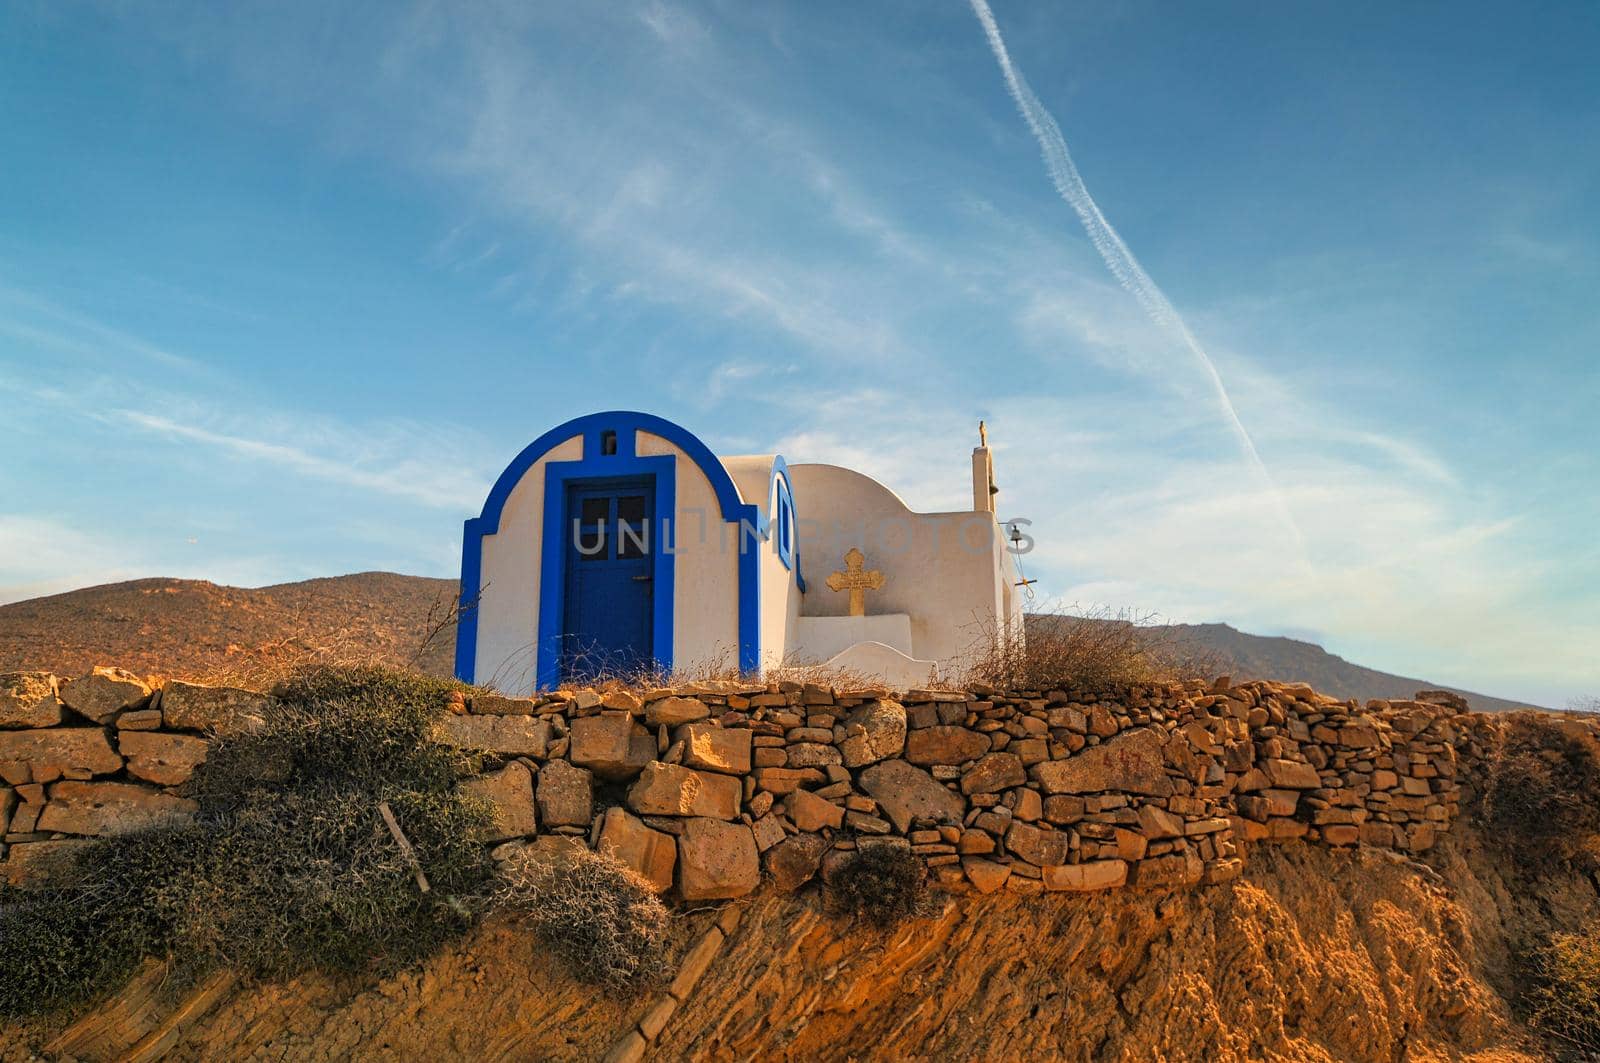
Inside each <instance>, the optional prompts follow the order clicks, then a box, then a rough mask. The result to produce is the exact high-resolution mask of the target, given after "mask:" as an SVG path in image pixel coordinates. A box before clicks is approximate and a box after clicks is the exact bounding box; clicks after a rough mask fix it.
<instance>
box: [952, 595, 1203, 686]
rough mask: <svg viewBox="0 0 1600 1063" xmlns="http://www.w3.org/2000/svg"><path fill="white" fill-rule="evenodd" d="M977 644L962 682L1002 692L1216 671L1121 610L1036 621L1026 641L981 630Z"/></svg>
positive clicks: (1148, 621) (1143, 617)
mask: <svg viewBox="0 0 1600 1063" xmlns="http://www.w3.org/2000/svg"><path fill="white" fill-rule="evenodd" d="M975 643H976V644H975V647H974V649H973V651H972V652H971V653H970V654H969V655H968V660H969V661H970V664H969V665H968V667H967V669H966V674H965V675H964V677H963V683H965V684H967V685H972V684H985V685H988V686H991V687H995V688H998V689H1005V690H1049V689H1053V688H1072V687H1079V688H1091V689H1111V688H1117V687H1124V686H1129V685H1132V684H1135V683H1150V682H1158V681H1165V680H1181V679H1193V678H1199V677H1209V676H1210V675H1211V674H1213V673H1214V672H1215V670H1216V667H1217V665H1216V661H1215V660H1214V658H1212V657H1211V656H1209V655H1207V654H1203V653H1200V652H1198V651H1197V650H1195V648H1194V647H1192V646H1190V645H1188V644H1186V643H1185V642H1184V641H1182V639H1181V638H1180V637H1178V636H1177V635H1176V634H1175V633H1174V632H1173V631H1172V629H1170V628H1168V627H1165V626H1163V625H1160V624H1158V623H1157V618H1156V617H1155V616H1154V615H1152V614H1135V613H1131V612H1129V611H1127V610H1121V611H1113V610H1111V609H1106V608H1096V609H1089V610H1086V611H1082V612H1079V613H1070V612H1059V613H1051V614H1042V615H1037V616H1033V617H1030V618H1029V623H1028V627H1027V633H1026V638H1024V637H1022V636H1021V633H1019V632H1015V631H1009V630H996V629H987V630H984V631H981V632H980V633H979V636H978V638H977V639H976V640H975Z"/></svg>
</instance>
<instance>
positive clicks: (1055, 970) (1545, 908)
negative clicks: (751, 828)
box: [3, 824, 1600, 1061]
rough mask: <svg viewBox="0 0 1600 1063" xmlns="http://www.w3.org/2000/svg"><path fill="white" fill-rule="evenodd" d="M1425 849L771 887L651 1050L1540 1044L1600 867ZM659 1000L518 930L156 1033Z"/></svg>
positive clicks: (314, 1045) (920, 1053)
mask: <svg viewBox="0 0 1600 1063" xmlns="http://www.w3.org/2000/svg"><path fill="white" fill-rule="evenodd" d="M1429 865H1431V866H1424V865H1421V864H1417V863H1413V862H1407V861H1405V860H1402V859H1400V858H1398V857H1395V856H1394V855H1393V854H1381V853H1379V852H1377V851H1365V850H1363V851H1356V852H1343V853H1341V852H1332V851H1328V850H1324V849H1320V848H1312V847H1309V846H1302V845H1291V846H1285V847H1281V848H1274V847H1270V846H1262V847H1260V848H1259V849H1257V851H1256V852H1254V853H1253V854H1252V858H1251V861H1250V863H1249V864H1248V866H1247V869H1246V871H1245V873H1244V875H1243V876H1242V877H1241V878H1239V879H1238V880H1236V881H1234V882H1230V883H1227V884H1224V885H1221V886H1215V887H1209V888H1198V889H1190V890H1182V891H1178V892H1174V893H1143V892H1137V891H1113V892H1109V893H1103V894H1097V895H1059V894H1057V895H1050V894H1046V895H1041V896H1020V895H1011V894H1006V893H1001V894H997V895H994V896H991V897H972V896H968V897H959V898H952V899H951V900H950V901H949V902H948V903H947V904H946V905H945V906H944V908H943V911H942V912H941V913H940V914H937V915H934V916H932V917H930V918H927V919H923V920H919V921H916V922H914V923H911V924H909V925H907V926H906V927H905V928H903V929H902V930H900V931H898V932H896V933H894V934H891V935H883V934H879V933H876V932H873V931H870V930H866V929H863V928H858V927H851V926H847V925H841V924H840V923H838V922H837V921H835V920H834V919H833V918H832V917H830V916H827V915H825V914H823V913H822V911H821V909H820V904H819V901H818V898H817V895H816V894H815V892H814V891H808V892H805V893H802V894H800V895H797V896H779V895H774V894H771V893H770V892H763V893H762V894H760V895H758V896H756V897H755V898H753V899H752V900H751V901H750V902H749V903H748V904H747V905H746V911H745V914H744V918H743V920H742V922H741V924H740V926H739V928H738V930H737V931H736V932H735V933H734V934H733V935H732V937H731V939H730V941H729V943H728V945H727V946H726V947H725V948H724V950H723V952H722V954H721V955H720V956H719V957H718V959H717V961H716V962H715V963H713V964H712V966H711V968H710V970H709V971H708V972H707V973H706V975H705V976H704V977H703V978H702V979H701V980H700V983H699V985H698V986H697V988H696V990H695V992H694V994H693V996H692V997H691V999H690V1000H689V1001H688V1003H687V1004H686V1005H685V1006H684V1007H682V1008H680V1009H679V1010H678V1012H677V1014H676V1015H675V1016H673V1018H672V1020H671V1022H670V1024H669V1025H668V1026H667V1028H666V1030H665V1031H664V1032H663V1033H662V1034H661V1035H660V1039H659V1041H658V1043H657V1045H656V1046H655V1048H654V1049H653V1050H652V1052H653V1054H652V1058H657V1059H690V1058H701V1059H728V1058H737V1059H750V1058H762V1059H795V1060H800V1059H804V1060H834V1059H837V1060H844V1059H884V1058H928V1059H972V1058H989V1059H997V1058H1031V1059H1084V1060H1088V1059H1096V1060H1102V1059H1104V1060H1148V1059H1169V1060H1188V1059H1193V1060H1200V1059H1206V1060H1215V1059H1246V1058H1268V1059H1285V1060H1330V1061H1333V1060H1400V1059H1408V1060H1414V1059H1464V1058H1465V1059H1481V1060H1520V1059H1540V1058H1544V1055H1543V1052H1542V1050H1541V1048H1540V1046H1539V1045H1538V1043H1537V1042H1536V1041H1534V1040H1533V1039H1532V1038H1530V1037H1529V1036H1528V1035H1527V1034H1526V1032H1525V1031H1524V1030H1523V1029H1522V1027H1521V1026H1520V1025H1519V1024H1518V1022H1517V1021H1516V1019H1515V1018H1514V1017H1513V1013H1512V1009H1511V1007H1510V1005H1509V1004H1508V1002H1507V1001H1508V997H1510V996H1511V995H1513V994H1514V992H1515V988H1516V973H1515V968H1514V963H1513V959H1512V946H1513V944H1514V942H1516V941H1517V940H1519V939H1520V938H1523V937H1526V936H1528V935H1530V934H1533V933H1536V932H1540V931H1543V930H1547V929H1549V928H1551V927H1556V926H1560V927H1572V926H1575V925H1577V924H1578V923H1579V922H1580V921H1581V920H1582V919H1583V918H1584V917H1585V916H1590V917H1592V916H1593V915H1595V914H1596V913H1597V912H1600V903H1597V894H1596V890H1595V887H1594V884H1593V883H1592V882H1590V881H1589V880H1588V879H1586V878H1582V877H1579V876H1565V877H1564V876H1551V877H1549V878H1546V879H1544V880H1542V881H1540V882H1539V883H1537V884H1534V885H1533V886H1531V887H1530V886H1521V887H1518V886H1514V885H1512V884H1511V882H1510V880H1509V879H1508V877H1507V873H1506V870H1505V868H1504V867H1503V866H1502V865H1501V864H1499V863H1498V862H1497V861H1496V859H1495V858H1494V857H1493V856H1492V855H1491V852H1490V849H1489V847H1488V846H1486V845H1485V842H1484V839H1482V838H1480V837H1479V836H1478V835H1477V834H1476V833H1475V832H1474V831H1472V830H1471V829H1470V828H1469V827H1467V825H1466V824H1463V825H1462V829H1461V830H1460V832H1459V833H1458V834H1456V835H1453V836H1451V837H1450V838H1448V839H1446V840H1445V841H1444V842H1443V843H1442V844H1441V845H1440V846H1439V847H1438V848H1437V849H1436V850H1435V851H1434V852H1433V853H1432V854H1430V856H1429ZM709 919H710V913H700V914H694V915H690V916H689V917H688V918H687V919H686V923H687V924H688V925H689V926H690V927H691V928H692V927H698V926H699V925H701V924H704V923H706V922H708V920H709ZM162 998H163V994H162V993H160V992H157V993H156V994H155V995H154V997H152V998H150V999H146V996H141V995H140V994H139V993H137V992H136V990H135V989H130V990H129V991H128V992H127V993H125V994H123V995H122V997H121V998H119V999H120V1001H121V1004H120V1006H119V1005H118V1004H113V1005H111V1006H108V1007H103V1008H100V1009H97V1011H96V1014H95V1016H94V1017H93V1018H91V1019H90V1020H89V1021H88V1022H85V1023H80V1025H79V1027H78V1029H77V1031H76V1032H75V1033H74V1034H73V1035H71V1036H70V1037H69V1038H67V1039H65V1040H61V1039H57V1040H55V1043H54V1045H53V1047H54V1049H55V1050H56V1052H57V1053H58V1054H63V1055H70V1056H73V1057H75V1058H81V1059H86V1060H88V1059H111V1058H121V1057H122V1056H123V1054H124V1053H125V1052H126V1051H127V1049H128V1048H129V1047H130V1046H131V1045H133V1044H134V1043H135V1042H137V1041H138V1040H139V1038H141V1037H145V1038H146V1042H145V1043H146V1046H147V1048H149V1047H152V1046H153V1042H152V1041H151V1040H150V1039H149V1036H148V1035H149V1034H150V1033H151V1031H152V1030H156V1029H157V1026H158V1024H159V1022H160V1021H161V1020H162V1019H163V1018H169V1017H170V1016H171V1015H172V1014H173V1012H174V1005H173V1002H172V1001H171V1000H169V999H162ZM648 1003H649V1001H648V1000H646V999H640V1000H636V1001H620V1002H619V1001H612V1000H606V999H604V998H602V997H598V996H597V995H596V994H594V993H592V992H591V991H589V990H588V989H586V988H585V987H582V986H579V985H577V984H576V983H574V982H572V981H571V980H569V979H568V978H567V977H566V976H565V975H564V974H563V973H562V972H561V970H560V969H559V968H557V967H556V966H555V965H554V964H552V963H550V962H547V961H546V960H544V959H542V958H541V957H540V956H539V955H538V954H537V951H536V946H535V945H534V943H533V942H532V941H531V939H530V938H529V937H528V935H527V934H526V933H525V932H524V931H522V930H521V929H519V928H517V927H515V926H513V925H510V924H505V923H499V924H495V925H490V926H487V927H484V928H482V929H481V930H479V931H478V932H477V933H475V934H474V935H473V936H472V937H471V938H469V939H468V940H467V941H466V942H464V943H463V944H462V945H461V946H460V947H458V948H455V949H453V950H451V951H449V952H447V953H446V954H444V955H441V956H439V957H437V958H436V959H435V960H433V961H432V962H430V963H429V964H428V965H427V966H426V967H425V968H423V969H422V970H420V971H417V972H413V973H409V974H405V975H402V976H399V977H396V978H393V979H389V980H386V981H384V982H382V983H380V984H378V985H376V986H371V985H369V986H367V987H364V988H363V987H356V986H350V985H341V984H337V983H334V982H331V981H327V980H322V979H307V980H303V981H301V982H298V983H295V984H292V985H287V986H267V987H249V988H239V987H232V988H229V989H226V990H225V991H223V992H222V995H221V999H220V1000H219V1002H218V1003H217V1004H216V1005H215V1006H214V1007H211V1008H210V1010H209V1011H208V1012H207V1013H206V1014H204V1015H203V1016H202V1017H199V1018H195V1019H193V1020H192V1021H190V1022H189V1023H188V1024H187V1025H186V1026H184V1027H183V1028H181V1029H173V1030H170V1031H169V1032H167V1034H166V1036H165V1038H163V1039H161V1040H164V1042H165V1043H163V1044H161V1045H160V1048H161V1049H162V1050H163V1051H165V1052H166V1056H165V1058H169V1059H180V1060H239V1059H252V1060H266V1059H272V1060H284V1059H289V1060H331V1059H351V1058H356V1059H373V1060H400V1059H414V1058H421V1057H426V1058H433V1059H564V1060H565V1059H570V1060H582V1059H598V1058H600V1057H601V1056H603V1055H604V1053H605V1052H606V1050H607V1049H608V1048H609V1047H610V1045H611V1044H612V1042H613V1041H614V1040H615V1039H616V1037H617V1036H618V1035H619V1034H620V1033H621V1032H622V1031H624V1030H626V1029H627V1028H628V1027H629V1025H630V1024H631V1023H633V1022H636V1021H637V1020H638V1019H639V1017H640V1016H641V1014H642V1013H643V1012H644V1010H645V1009H646V1007H647V1006H648ZM194 1010H198V1009H194ZM3 1043H4V1044H5V1046H6V1051H5V1052H4V1053H3V1055H4V1058H5V1059H6V1060H8V1061H9V1060H15V1059H26V1058H28V1053H29V1050H30V1048H33V1049H44V1048H46V1047H47V1045H46V1035H45V1034H44V1032H42V1031H40V1030H31V1031H30V1030H14V1031H11V1032H10V1033H9V1034H7V1035H6V1036H5V1038H4V1042H3ZM157 1054H158V1055H159V1053H157Z"/></svg>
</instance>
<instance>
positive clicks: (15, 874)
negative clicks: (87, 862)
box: [0, 838, 94, 886]
mask: <svg viewBox="0 0 1600 1063" xmlns="http://www.w3.org/2000/svg"><path fill="white" fill-rule="evenodd" d="M93 844H94V842H93V840H91V839H89V838H61V839H56V840H51V841H38V842H17V843H16V844H14V845H12V846H11V847H10V852H9V853H8V854H7V859H6V860H5V861H4V862H3V863H0V880H3V881H5V882H6V883H7V884H9V885H12V886H30V885H38V884H39V883H41V882H45V881H47V880H49V879H52V878H56V877H58V876H60V875H62V874H63V873H65V872H66V871H67V870H68V869H70V868H71V867H72V861H73V859H74V858H75V857H76V856H77V855H78V854H79V853H80V852H82V851H83V850H84V849H86V848H87V847H89V846H91V845H93Z"/></svg>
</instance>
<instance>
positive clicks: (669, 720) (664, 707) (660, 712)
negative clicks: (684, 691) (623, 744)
mask: <svg viewBox="0 0 1600 1063" xmlns="http://www.w3.org/2000/svg"><path fill="white" fill-rule="evenodd" d="M710 715H711V710H710V709H708V708H707V707H706V705H705V703H704V702H702V701H699V700H698V699H695V698H661V699H660V700H658V701H652V702H651V703H650V704H648V705H646V706H645V708H644V719H645V722H646V723H648V724H649V725H650V726H651V727H659V726H661V725H662V724H666V725H667V726H668V727H676V726H678V725H679V724H683V723H694V722H696V721H698V720H703V719H705V718H706V717H707V716H710Z"/></svg>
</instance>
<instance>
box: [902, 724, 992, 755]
mask: <svg viewBox="0 0 1600 1063" xmlns="http://www.w3.org/2000/svg"><path fill="white" fill-rule="evenodd" d="M987 752H989V736H988V735H986V734H982V733H980V732H978V731H969V730H967V729H966V728H965V727H942V726H941V727H919V728H916V729H915V730H913V731H911V733H909V734H908V735H906V760H908V761H910V762H911V763H912V764H965V763H966V762H967V761H969V760H977V759H978V758H979V757H981V756H983V755H984V754H985V753H987Z"/></svg>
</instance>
